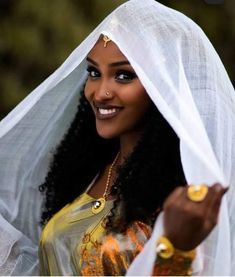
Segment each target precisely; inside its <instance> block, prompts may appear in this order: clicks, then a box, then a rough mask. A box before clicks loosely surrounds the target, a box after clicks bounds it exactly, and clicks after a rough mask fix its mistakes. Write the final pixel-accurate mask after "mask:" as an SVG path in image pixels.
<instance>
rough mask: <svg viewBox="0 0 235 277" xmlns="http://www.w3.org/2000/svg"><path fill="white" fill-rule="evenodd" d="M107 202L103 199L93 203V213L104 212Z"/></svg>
mask: <svg viewBox="0 0 235 277" xmlns="http://www.w3.org/2000/svg"><path fill="white" fill-rule="evenodd" d="M105 202H106V200H105V199H104V198H103V197H101V198H99V199H97V200H96V201H95V202H93V204H92V207H91V211H92V212H93V214H98V213H100V212H101V211H103V209H104V207H105Z"/></svg>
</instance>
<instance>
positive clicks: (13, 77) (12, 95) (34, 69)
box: [0, 0, 235, 118]
mask: <svg viewBox="0 0 235 277" xmlns="http://www.w3.org/2000/svg"><path fill="white" fill-rule="evenodd" d="M142 1H144V0H142ZM124 2H126V1H125V0H0V118H2V117H3V116H5V115H6V114H7V113H8V112H9V111H10V110H11V109H12V108H13V107H14V106H15V105H17V103H18V102H19V101H21V100H22V99H23V98H24V97H25V96H26V95H27V94H28V93H29V92H30V91H31V90H32V89H33V88H35V87H36V86H37V85H38V84H40V83H41V82H42V81H43V80H44V79H45V78H46V77H47V76H48V75H50V74H51V73H52V72H53V71H54V70H55V69H56V68H57V67H58V66H59V65H60V64H61V63H62V62H63V61H64V59H65V58H66V57H67V56H68V55H69V53H70V52H71V51H72V50H73V49H74V48H75V47H76V46H77V45H78V44H79V43H80V42H81V41H82V40H83V39H84V38H85V37H86V36H87V35H88V34H89V33H90V31H91V30H93V29H94V27H95V26H96V25H97V24H98V23H99V22H101V21H102V19H103V18H104V17H105V16H106V15H107V14H109V13H110V11H112V10H113V9H114V8H115V7H117V6H118V5H119V4H121V3H124ZM159 2H161V3H163V4H166V5H168V6H169V7H172V8H175V9H177V10H179V11H182V12H183V13H185V14H186V15H188V16H189V17H191V18H192V19H193V20H194V21H196V22H197V23H198V24H199V25H200V26H201V27H202V29H203V30H204V31H205V33H206V34H207V36H208V37H209V39H210V40H211V41H212V43H213V45H214V46H215V48H216V50H217V52H218V53H219V55H220V57H221V59H222V61H223V63H224V65H225V67H226V69H227V71H228V73H229V75H230V78H231V80H232V82H233V83H234V81H235V68H234V61H235V51H234V48H235V47H234V45H235V43H234V42H235V8H234V0H224V3H223V4H220V5H210V4H206V3H205V1H204V0H177V1H176V0H165V1H164V0H162V1H159Z"/></svg>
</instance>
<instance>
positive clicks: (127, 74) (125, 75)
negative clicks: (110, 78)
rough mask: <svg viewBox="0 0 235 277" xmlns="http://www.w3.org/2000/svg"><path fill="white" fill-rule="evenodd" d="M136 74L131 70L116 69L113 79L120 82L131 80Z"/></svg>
mask: <svg viewBox="0 0 235 277" xmlns="http://www.w3.org/2000/svg"><path fill="white" fill-rule="evenodd" d="M136 77H137V76H136V74H135V73H134V72H131V71H126V70H124V71H123V70H122V71H118V72H117V74H116V77H115V79H116V80H117V81H120V82H123V83H124V82H130V81H131V80H133V79H135V78H136Z"/></svg>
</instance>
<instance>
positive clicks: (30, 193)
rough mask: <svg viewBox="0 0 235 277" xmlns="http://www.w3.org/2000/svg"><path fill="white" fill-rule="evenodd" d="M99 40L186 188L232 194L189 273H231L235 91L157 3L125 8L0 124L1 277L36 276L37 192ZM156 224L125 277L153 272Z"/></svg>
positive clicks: (191, 31) (193, 36)
mask: <svg viewBox="0 0 235 277" xmlns="http://www.w3.org/2000/svg"><path fill="white" fill-rule="evenodd" d="M101 33H103V34H106V35H108V36H109V37H110V38H111V39H112V40H113V41H114V42H115V43H116V44H117V45H118V46H119V48H120V50H121V51H122V52H123V53H124V55H125V56H126V57H127V58H128V60H129V61H130V63H131V64H132V66H133V68H134V69H135V71H136V73H137V75H138V76H139V78H140V80H141V82H142V84H143V85H144V87H145V88H146V90H147V92H148V94H149V95H150V97H151V98H152V100H153V101H154V103H155V104H156V106H157V107H158V109H159V110H160V112H161V113H162V114H163V116H164V117H165V118H166V119H167V120H168V122H169V123H170V125H171V126H172V128H173V129H174V130H175V132H176V133H177V134H178V136H179V138H180V147H181V160H182V164H183V168H184V173H185V175H186V178H187V181H188V183H201V182H204V183H207V184H209V185H210V184H212V183H214V182H217V181H219V182H221V183H223V184H224V185H230V189H229V192H228V193H227V195H226V196H225V197H224V199H223V203H222V207H221V213H220V220H219V224H218V226H217V228H216V229H215V230H214V231H213V233H212V234H211V235H210V236H209V238H208V239H207V240H206V241H205V242H204V243H203V244H202V246H201V247H200V253H199V255H198V259H197V260H196V262H195V271H197V272H198V273H199V274H202V275H207V274H208V275H230V274H235V260H232V258H233V256H234V247H235V245H234V241H235V239H234V238H233V234H232V232H233V229H234V223H235V220H234V215H233V214H234V213H235V207H234V201H232V195H233V194H234V187H235V171H233V168H235V167H234V163H235V145H234V144H235V94H234V89H233V87H232V84H231V82H230V80H229V78H228V76H227V73H226V71H225V69H224V67H223V65H222V63H221V61H220V59H219V57H218V55H217V53H216V52H215V50H214V48H213V46H212V45H211V43H210V42H209V41H208V39H207V38H206V36H205V35H204V33H203V32H202V30H201V29H200V28H199V27H198V26H197V25H196V24H195V23H194V22H192V21H191V20H190V19H189V18H187V17H186V16H184V15H183V14H181V13H179V12H177V11H175V10H172V9H169V8H167V7H165V6H163V5H161V4H159V3H157V2H156V1H154V0H144V1H143V0H130V1H128V2H126V3H125V4H123V5H121V6H120V7H119V8H118V9H116V10H115V11H114V12H113V13H111V14H110V15H109V16H108V17H107V18H106V19H105V20H104V21H103V22H102V23H101V24H100V25H99V26H98V27H97V28H96V29H95V30H94V31H93V32H92V33H91V34H90V35H89V37H88V38H87V39H86V40H85V41H84V42H83V43H82V44H81V45H80V46H79V47H78V48H77V49H75V50H74V52H73V53H72V54H71V55H70V57H69V58H68V59H67V60H66V61H65V62H64V64H63V65H62V66H61V67H60V68H59V69H57V70H56V71H55V72H54V73H53V74H52V75H51V76H50V77H49V78H48V79H47V80H45V81H44V82H43V83H42V84H41V85H40V86H39V87H38V88H36V89H35V90H34V91H33V92H32V93H31V94H30V95H29V96H28V97H27V98H26V99H25V100H24V101H22V102H21V103H20V104H19V105H18V106H17V107H16V108H15V109H14V110H13V111H12V112H11V113H10V114H9V115H8V116H7V117H6V118H5V119H4V120H2V122H1V123H0V180H1V185H0V274H1V275H10V274H13V275H21V274H22V275H30V274H38V271H37V242H38V238H39V235H40V226H39V221H40V212H41V205H42V197H41V195H40V192H39V191H38V186H39V185H40V184H41V183H42V182H43V180H44V178H45V175H46V173H47V170H48V164H49V162H50V160H51V156H52V153H53V150H54V148H55V146H56V145H57V144H58V143H59V141H60V140H61V138H62V136H63V134H64V133H65V130H66V129H67V128H68V126H69V123H70V122H71V120H72V118H73V116H74V114H75V109H76V105H77V100H78V97H79V93H80V91H81V89H82V88H83V85H84V82H85V80H86V70H85V69H86V62H85V57H86V55H87V54H88V52H89V51H90V49H91V48H92V47H93V45H94V44H95V42H96V41H97V39H98V38H99V36H100V34H101ZM161 218H162V216H160V217H159V219H158V220H157V223H156V226H155V228H154V232H153V235H152V237H151V239H150V240H149V241H148V242H147V244H146V246H145V248H144V251H143V252H142V253H141V254H140V255H139V256H138V257H137V258H136V259H135V261H134V262H133V263H132V265H131V267H130V269H129V271H128V274H130V275H149V274H150V273H151V268H152V265H153V259H154V258H155V241H156V238H157V237H158V236H159V235H160V234H161V232H162V223H161V221H162V220H161Z"/></svg>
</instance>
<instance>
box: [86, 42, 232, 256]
mask: <svg viewBox="0 0 235 277" xmlns="http://www.w3.org/2000/svg"><path fill="white" fill-rule="evenodd" d="M118 63H119V65H118ZM121 63H122V65H120V64H121ZM115 64H116V65H115ZM88 68H89V69H88V71H89V76H88V80H87V83H86V86H85V96H86V98H87V100H88V101H89V103H90V104H91V106H92V108H93V110H94V113H95V115H96V128H97V132H98V134H99V135H100V136H102V137H104V138H106V139H108V138H114V137H115V138H117V137H119V139H120V155H119V158H118V160H117V163H116V166H117V165H121V164H122V163H123V161H124V159H125V157H127V156H128V155H129V154H130V153H131V152H132V150H133V148H134V146H135V145H136V144H137V142H138V140H139V139H140V136H141V133H142V132H143V130H144V124H143V117H144V114H145V113H146V111H147V110H148V108H149V106H150V102H151V101H150V99H149V97H148V95H147V93H146V91H145V89H144V87H143V86H142V84H141V82H140V80H139V79H138V77H137V76H136V75H135V72H134V70H133V68H132V67H131V65H130V64H129V62H128V60H127V59H126V57H125V56H124V55H123V54H122V53H121V51H120V50H119V48H118V47H117V46H116V45H115V43H113V42H109V43H108V44H107V47H106V48H104V42H103V40H102V38H100V39H99V40H98V42H97V43H96V45H95V46H94V47H93V49H92V50H91V52H90V53H89V54H88ZM106 92H108V95H106ZM104 110H105V111H104ZM102 113H104V114H102ZM107 113H110V114H112V113H114V116H111V117H110V118H109V117H108V116H106V114H107ZM110 165H111V164H108V165H107V166H106V167H105V168H104V170H103V172H100V174H99V176H98V178H97V180H96V182H95V183H94V185H93V186H92V188H91V189H90V190H89V192H88V193H89V194H90V195H91V196H92V197H94V198H100V197H102V196H103V194H104V191H105V187H106V182H107V177H108V171H109V168H110ZM115 178H116V173H115V168H114V170H113V172H112V178H111V184H112V183H113V181H114V180H115ZM226 191H227V189H226V188H223V187H222V186H221V185H220V184H215V185H213V186H212V187H210V188H209V190H208V194H207V196H206V197H205V199H204V200H203V201H201V202H193V201H191V200H189V199H188V197H187V187H178V188H176V189H175V190H174V191H173V192H172V193H171V194H170V196H169V197H168V198H167V199H166V201H165V203H164V235H165V236H166V237H167V238H168V239H169V240H170V241H171V242H172V243H173V245H174V246H175V247H176V248H178V249H180V250H185V251H187V250H191V249H194V248H196V247H197V246H198V245H199V244H200V243H201V242H202V241H203V240H204V239H205V238H206V237H207V236H208V235H209V233H210V232H211V231H212V230H213V228H214V227H215V225H216V224H217V221H218V214H219V208H220V204H221V200H222V197H223V195H224V193H225V192H226ZM176 219H177V220H176Z"/></svg>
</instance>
